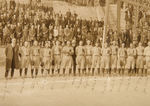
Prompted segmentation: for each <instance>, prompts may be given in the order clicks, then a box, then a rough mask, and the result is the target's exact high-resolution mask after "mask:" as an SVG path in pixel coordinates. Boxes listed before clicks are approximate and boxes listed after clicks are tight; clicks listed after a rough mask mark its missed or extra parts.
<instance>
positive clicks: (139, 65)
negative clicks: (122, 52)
mask: <svg viewBox="0 0 150 106" xmlns="http://www.w3.org/2000/svg"><path fill="white" fill-rule="evenodd" d="M136 51H137V59H136V74H139V73H142V75H143V71H144V70H143V69H144V47H143V46H142V43H139V45H138V47H137V48H136Z"/></svg>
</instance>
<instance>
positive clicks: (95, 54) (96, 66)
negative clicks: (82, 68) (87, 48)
mask: <svg viewBox="0 0 150 106" xmlns="http://www.w3.org/2000/svg"><path fill="white" fill-rule="evenodd" d="M100 61H101V48H100V47H99V43H98V42H96V43H95V46H94V47H93V48H92V75H94V72H95V71H96V70H97V71H98V74H99V73H100Z"/></svg>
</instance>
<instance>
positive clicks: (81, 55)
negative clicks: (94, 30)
mask: <svg viewBox="0 0 150 106" xmlns="http://www.w3.org/2000/svg"><path fill="white" fill-rule="evenodd" d="M85 53H86V52H85V47H84V46H78V47H77V48H76V55H77V58H76V63H77V66H78V68H81V69H84V68H85Z"/></svg>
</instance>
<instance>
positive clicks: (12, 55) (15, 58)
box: [5, 38, 19, 78]
mask: <svg viewBox="0 0 150 106" xmlns="http://www.w3.org/2000/svg"><path fill="white" fill-rule="evenodd" d="M5 55H6V72H5V78H7V77H8V73H9V71H10V70H11V78H12V77H13V75H14V69H17V68H19V47H18V46H17V45H16V39H15V38H13V39H12V40H11V44H9V45H8V46H7V47H6V49H5Z"/></svg>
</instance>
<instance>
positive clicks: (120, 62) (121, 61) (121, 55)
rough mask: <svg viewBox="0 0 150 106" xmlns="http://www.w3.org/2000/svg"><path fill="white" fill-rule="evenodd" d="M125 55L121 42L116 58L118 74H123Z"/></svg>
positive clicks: (123, 45)
mask: <svg viewBox="0 0 150 106" xmlns="http://www.w3.org/2000/svg"><path fill="white" fill-rule="evenodd" d="M126 56H127V51H126V48H125V44H124V43H122V45H121V48H119V49H118V60H117V70H118V73H119V74H121V73H122V74H124V69H125V65H126Z"/></svg>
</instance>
